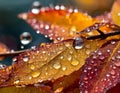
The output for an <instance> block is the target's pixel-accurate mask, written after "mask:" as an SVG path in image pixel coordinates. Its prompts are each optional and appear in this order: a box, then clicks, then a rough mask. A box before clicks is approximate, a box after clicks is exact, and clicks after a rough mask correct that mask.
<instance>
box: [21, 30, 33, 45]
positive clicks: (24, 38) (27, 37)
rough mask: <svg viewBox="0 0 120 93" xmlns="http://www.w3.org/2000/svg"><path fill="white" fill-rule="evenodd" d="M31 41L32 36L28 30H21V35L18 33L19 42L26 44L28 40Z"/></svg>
mask: <svg viewBox="0 0 120 93" xmlns="http://www.w3.org/2000/svg"><path fill="white" fill-rule="evenodd" d="M31 41H32V36H31V34H30V33H29V32H23V33H22V34H21V35H20V42H21V43H22V44H23V45H27V44H29V43H30V42H31Z"/></svg>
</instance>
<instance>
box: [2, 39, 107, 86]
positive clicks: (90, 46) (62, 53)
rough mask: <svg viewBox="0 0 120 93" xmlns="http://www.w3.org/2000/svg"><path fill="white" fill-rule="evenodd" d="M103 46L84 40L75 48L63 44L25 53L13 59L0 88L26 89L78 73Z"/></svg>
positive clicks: (74, 46) (47, 45)
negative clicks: (9, 72) (18, 86)
mask: <svg viewBox="0 0 120 93" xmlns="http://www.w3.org/2000/svg"><path fill="white" fill-rule="evenodd" d="M83 41H84V40H83ZM98 41H99V43H98ZM75 42H76V43H75ZM104 42H105V40H94V42H93V41H92V40H85V42H83V43H82V45H81V43H80V45H79V46H78V45H74V44H78V41H74V40H67V41H63V42H60V43H55V44H46V45H43V46H41V47H40V48H35V49H33V50H29V51H27V52H25V53H22V54H20V55H19V56H18V57H16V58H14V61H16V63H15V64H14V65H13V66H12V73H11V74H10V77H9V79H7V82H5V83H3V84H2V85H1V86H8V85H23V84H25V85H28V84H34V83H38V82H42V81H47V80H54V79H58V78H59V77H62V76H64V75H69V74H70V73H72V72H74V71H76V70H78V69H80V68H81V67H82V66H83V65H84V62H85V59H86V58H87V57H88V56H89V54H90V53H91V52H93V51H94V50H96V49H97V48H99V47H100V46H101V45H102V44H103V43H104Z"/></svg>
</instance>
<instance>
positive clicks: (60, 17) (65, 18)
mask: <svg viewBox="0 0 120 93" xmlns="http://www.w3.org/2000/svg"><path fill="white" fill-rule="evenodd" d="M38 10H39V9H38ZM31 11H32V10H31ZM20 18H22V19H24V20H26V21H27V22H28V23H29V24H30V25H31V26H32V27H33V28H34V29H35V30H36V31H37V33H41V34H44V35H45V37H49V38H50V39H53V40H55V41H62V40H66V39H72V38H74V37H76V32H80V31H81V30H83V29H85V28H86V27H88V26H91V25H93V24H94V23H95V22H97V20H96V19H93V18H91V17H90V16H89V15H87V14H84V13H81V12H78V10H77V9H71V8H69V9H67V8H66V7H65V6H56V7H55V8H44V7H43V8H41V9H40V10H39V12H38V13H37V14H36V13H33V12H28V13H23V14H20Z"/></svg>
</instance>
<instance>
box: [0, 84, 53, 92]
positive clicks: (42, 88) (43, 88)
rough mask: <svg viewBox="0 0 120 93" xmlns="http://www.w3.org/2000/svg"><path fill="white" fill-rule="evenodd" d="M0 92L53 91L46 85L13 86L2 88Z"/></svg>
mask: <svg viewBox="0 0 120 93" xmlns="http://www.w3.org/2000/svg"><path fill="white" fill-rule="evenodd" d="M0 93H52V91H51V88H50V87H49V86H45V85H39V86H38V85H37V86H36V85H35V86H24V85H23V86H22V87H20V86H11V87H3V88H0Z"/></svg>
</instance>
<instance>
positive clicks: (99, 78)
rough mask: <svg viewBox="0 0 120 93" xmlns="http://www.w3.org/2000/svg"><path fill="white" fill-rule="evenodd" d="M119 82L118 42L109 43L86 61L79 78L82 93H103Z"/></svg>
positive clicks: (119, 44) (119, 48) (119, 57)
mask: <svg viewBox="0 0 120 93" xmlns="http://www.w3.org/2000/svg"><path fill="white" fill-rule="evenodd" d="M119 82H120V41H115V40H113V41H110V42H108V43H106V44H104V45H103V46H102V47H101V48H100V49H98V50H97V51H95V52H94V53H93V54H92V55H91V56H90V57H89V58H88V59H87V60H86V64H85V65H84V67H83V70H82V75H81V77H80V82H79V83H80V91H81V92H82V93H104V92H106V91H107V90H108V89H110V88H111V87H113V86H115V85H116V84H117V83H119Z"/></svg>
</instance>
